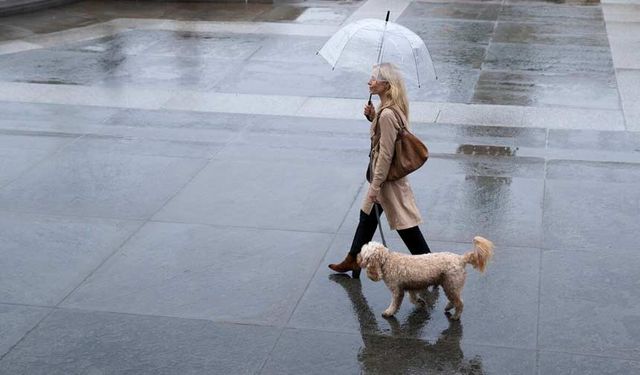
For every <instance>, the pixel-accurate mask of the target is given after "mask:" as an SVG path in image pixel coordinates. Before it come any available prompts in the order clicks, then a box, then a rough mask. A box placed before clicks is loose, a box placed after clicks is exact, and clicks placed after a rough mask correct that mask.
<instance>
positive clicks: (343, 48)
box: [331, 27, 366, 70]
mask: <svg viewBox="0 0 640 375" xmlns="http://www.w3.org/2000/svg"><path fill="white" fill-rule="evenodd" d="M363 30H366V29H365V28H364V27H363V28H361V29H358V30H356V31H355V32H354V33H353V34H351V37H349V39H347V41H346V43H345V44H344V46H342V49H341V50H340V53H339V54H338V56H337V57H336V62H335V63H333V66H332V67H331V69H332V70H334V69H335V68H336V65H338V61H340V57H342V54H343V53H344V50H345V49H346V48H347V44H349V43H351V41H352V40H353V39H355V36H356V34H358V33H359V32H361V31H363Z"/></svg>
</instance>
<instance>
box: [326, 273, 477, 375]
mask: <svg viewBox="0 0 640 375" xmlns="http://www.w3.org/2000/svg"><path fill="white" fill-rule="evenodd" d="M329 279H330V280H331V281H333V282H335V283H337V284H338V285H340V286H341V287H342V288H343V289H344V290H345V292H346V294H347V297H348V298H349V301H350V302H351V305H352V308H353V313H354V315H356V317H357V320H358V323H359V325H360V332H361V333H362V335H361V336H362V347H361V348H360V349H359V351H358V361H360V366H361V370H362V371H363V372H364V373H366V374H389V373H401V374H405V373H409V372H412V371H418V372H424V371H427V372H428V373H449V372H454V373H463V374H484V372H483V370H482V358H481V357H480V356H474V357H471V358H465V355H464V352H463V350H462V348H461V346H460V343H461V340H462V336H463V331H462V323H461V322H460V321H454V320H450V321H449V327H448V328H447V329H445V330H444V331H442V332H441V333H440V335H439V337H438V338H437V339H436V340H434V342H429V341H428V340H425V339H421V331H422V329H423V328H424V327H425V326H426V325H427V324H428V323H429V321H430V318H431V310H433V308H434V306H435V303H436V301H437V299H438V298H439V297H440V293H439V291H440V288H432V289H431V290H427V291H425V292H424V293H422V298H423V299H424V300H425V301H426V305H425V306H421V307H415V306H414V307H413V309H414V310H413V312H411V313H410V314H409V315H408V316H407V317H406V318H405V319H404V321H403V322H402V323H401V322H399V321H398V320H397V319H396V318H395V317H391V318H389V319H387V321H388V322H389V326H390V328H391V331H390V332H385V331H383V330H381V329H380V328H379V327H378V323H377V320H376V318H375V314H374V312H373V311H372V310H371V307H370V306H369V303H368V302H367V299H366V298H365V296H364V295H363V293H362V284H361V282H360V280H354V279H351V278H350V277H349V276H346V275H331V276H329ZM406 303H408V302H406Z"/></svg>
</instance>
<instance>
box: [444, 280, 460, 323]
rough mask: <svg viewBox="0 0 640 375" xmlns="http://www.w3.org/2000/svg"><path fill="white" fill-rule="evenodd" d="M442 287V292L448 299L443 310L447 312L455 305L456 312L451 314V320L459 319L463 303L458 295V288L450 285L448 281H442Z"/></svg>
mask: <svg viewBox="0 0 640 375" xmlns="http://www.w3.org/2000/svg"><path fill="white" fill-rule="evenodd" d="M442 288H443V289H444V293H445V294H446V295H447V298H448V299H449V303H447V307H445V308H444V310H445V311H447V312H448V311H449V310H451V309H452V308H454V307H455V308H456V312H455V314H453V316H452V317H451V319H453V320H458V319H460V315H462V309H463V308H464V303H463V302H462V298H461V297H460V292H461V290H459V289H458V288H455V287H454V286H451V285H450V284H448V283H444V284H443V285H442Z"/></svg>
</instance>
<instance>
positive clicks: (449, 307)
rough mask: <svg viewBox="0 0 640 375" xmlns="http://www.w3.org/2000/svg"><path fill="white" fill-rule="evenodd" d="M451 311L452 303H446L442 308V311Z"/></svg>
mask: <svg viewBox="0 0 640 375" xmlns="http://www.w3.org/2000/svg"><path fill="white" fill-rule="evenodd" d="M451 309H453V303H451V301H449V302H447V306H446V307H445V308H444V311H449V310H451Z"/></svg>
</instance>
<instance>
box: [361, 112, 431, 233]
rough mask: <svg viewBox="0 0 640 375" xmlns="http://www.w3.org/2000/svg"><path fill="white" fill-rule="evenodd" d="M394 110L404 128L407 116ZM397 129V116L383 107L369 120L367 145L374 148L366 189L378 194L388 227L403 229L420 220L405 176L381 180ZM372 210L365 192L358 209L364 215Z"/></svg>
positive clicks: (416, 223)
mask: <svg viewBox="0 0 640 375" xmlns="http://www.w3.org/2000/svg"><path fill="white" fill-rule="evenodd" d="M396 112H397V113H398V115H399V116H401V118H402V121H403V122H404V123H405V124H407V127H408V123H407V119H406V117H405V115H404V114H403V113H402V111H401V110H400V109H399V108H396ZM399 130H400V123H399V122H398V119H397V118H396V116H395V114H394V113H393V111H392V110H390V109H387V108H385V109H383V110H382V111H381V112H380V114H379V115H378V116H376V117H375V118H374V119H373V121H372V122H371V131H370V135H371V144H372V145H374V147H373V150H372V154H371V157H372V158H373V178H372V179H371V184H370V185H369V189H371V190H374V191H376V192H377V193H378V194H377V199H378V202H380V204H381V205H382V208H383V209H384V213H385V215H386V216H387V221H388V222H389V227H391V230H401V229H407V228H411V227H415V226H416V225H418V224H421V223H422V217H421V216H420V211H419V210H418V206H417V205H416V199H415V197H414V195H413V191H412V190H411V185H409V180H408V179H407V177H403V178H401V179H398V180H395V181H385V180H386V179H387V174H388V173H389V166H390V165H391V159H392V157H393V153H394V150H395V144H396V137H397V136H398V131H399ZM372 209H373V201H371V199H369V194H368V193H367V195H366V196H365V198H364V201H363V203H362V211H364V212H365V213H366V214H367V215H368V214H370V213H371V210H372Z"/></svg>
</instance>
